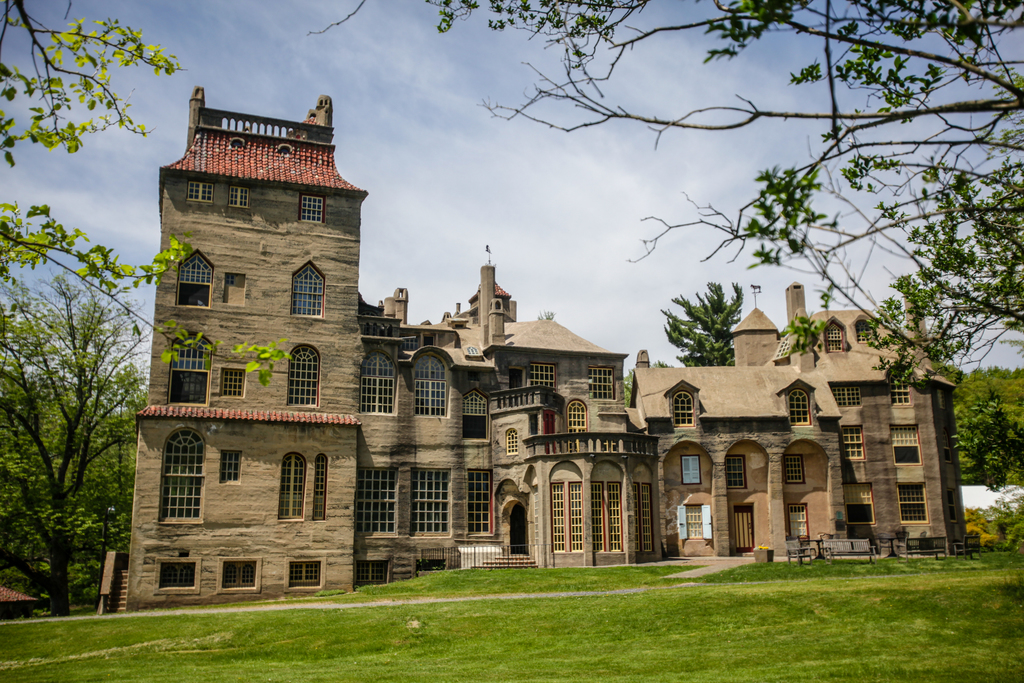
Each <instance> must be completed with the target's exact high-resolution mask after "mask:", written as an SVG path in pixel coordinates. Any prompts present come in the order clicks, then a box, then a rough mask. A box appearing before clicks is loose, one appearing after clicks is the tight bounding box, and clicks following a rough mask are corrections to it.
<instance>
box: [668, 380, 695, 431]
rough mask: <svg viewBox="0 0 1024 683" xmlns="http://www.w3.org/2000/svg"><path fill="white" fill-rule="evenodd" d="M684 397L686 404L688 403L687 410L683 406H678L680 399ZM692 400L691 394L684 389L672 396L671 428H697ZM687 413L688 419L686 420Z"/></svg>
mask: <svg viewBox="0 0 1024 683" xmlns="http://www.w3.org/2000/svg"><path fill="white" fill-rule="evenodd" d="M684 396H685V397H686V401H685V402H686V403H689V409H686V408H685V406H680V403H681V402H684V401H681V399H682V398H683V397H684ZM693 404H694V400H693V394H692V393H690V392H689V391H686V390H685V389H682V390H680V391H677V392H676V393H674V394H673V395H672V426H673V427H674V428H676V429H687V428H690V427H696V426H697V420H696V411H694V409H693V408H694V406H693ZM687 413H689V418H687Z"/></svg>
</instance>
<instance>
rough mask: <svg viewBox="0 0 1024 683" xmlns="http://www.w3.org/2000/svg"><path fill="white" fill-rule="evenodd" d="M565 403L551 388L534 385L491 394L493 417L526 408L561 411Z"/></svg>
mask: <svg viewBox="0 0 1024 683" xmlns="http://www.w3.org/2000/svg"><path fill="white" fill-rule="evenodd" d="M563 404H564V401H563V400H562V397H561V396H559V395H558V394H557V393H555V390H554V389H552V388H551V387H545V386H541V385H534V386H530V387H520V388H518V389H505V390H503V391H496V392H494V393H493V394H491V406H490V409H491V411H490V412H491V415H492V416H496V415H500V414H502V413H507V412H511V411H515V410H523V409H524V408H548V409H550V410H557V411H561V410H562V406H563Z"/></svg>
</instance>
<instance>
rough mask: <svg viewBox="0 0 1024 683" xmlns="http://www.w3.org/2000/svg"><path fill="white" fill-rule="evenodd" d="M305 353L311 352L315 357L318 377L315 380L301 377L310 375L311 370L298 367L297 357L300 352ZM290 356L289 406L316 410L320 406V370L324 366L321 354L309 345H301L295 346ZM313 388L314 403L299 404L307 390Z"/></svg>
mask: <svg viewBox="0 0 1024 683" xmlns="http://www.w3.org/2000/svg"><path fill="white" fill-rule="evenodd" d="M303 351H309V352H310V353H311V354H312V356H313V358H314V360H315V362H316V368H315V371H316V377H315V378H314V379H309V378H306V377H301V376H299V373H309V369H308V368H303V367H297V362H298V359H296V357H295V356H296V354H298V353H300V352H303ZM290 355H291V358H290V359H289V360H288V393H287V400H288V405H289V406H297V407H298V406H308V407H312V408H316V407H317V406H319V405H320V368H321V365H322V362H321V359H320V352H319V351H317V350H316V349H315V348H313V347H312V346H310V345H308V344H300V345H298V346H295V347H294V348H293V349H292V350H291V351H290ZM303 362H307V363H308V361H303ZM293 373H294V374H293ZM300 383H302V384H300ZM311 387H312V389H313V392H314V393H313V400H312V401H305V402H299V401H298V400H297V399H301V398H303V397H304V396H303V394H304V393H305V392H306V390H308V389H309V388H311Z"/></svg>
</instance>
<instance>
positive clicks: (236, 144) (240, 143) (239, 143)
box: [231, 138, 245, 149]
mask: <svg viewBox="0 0 1024 683" xmlns="http://www.w3.org/2000/svg"><path fill="white" fill-rule="evenodd" d="M243 147H245V140H243V139H242V138H231V149H242V148H243Z"/></svg>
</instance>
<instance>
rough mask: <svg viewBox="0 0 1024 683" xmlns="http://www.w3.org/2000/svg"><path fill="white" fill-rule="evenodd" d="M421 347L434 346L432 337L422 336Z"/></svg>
mask: <svg viewBox="0 0 1024 683" xmlns="http://www.w3.org/2000/svg"><path fill="white" fill-rule="evenodd" d="M423 345H424V346H433V345H434V335H432V334H425V335H423Z"/></svg>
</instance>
